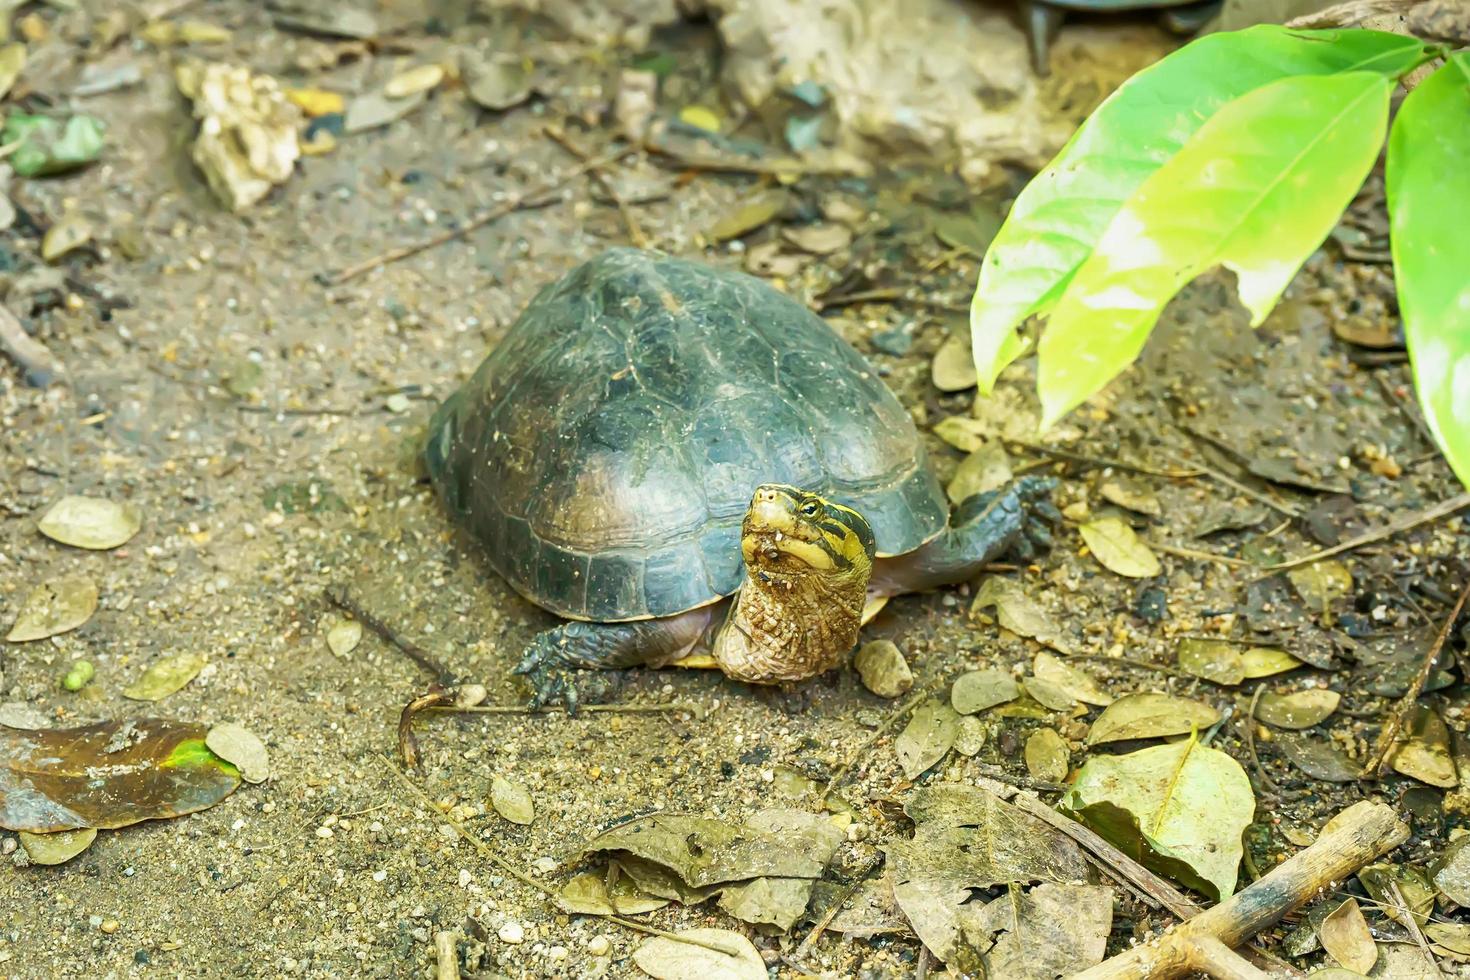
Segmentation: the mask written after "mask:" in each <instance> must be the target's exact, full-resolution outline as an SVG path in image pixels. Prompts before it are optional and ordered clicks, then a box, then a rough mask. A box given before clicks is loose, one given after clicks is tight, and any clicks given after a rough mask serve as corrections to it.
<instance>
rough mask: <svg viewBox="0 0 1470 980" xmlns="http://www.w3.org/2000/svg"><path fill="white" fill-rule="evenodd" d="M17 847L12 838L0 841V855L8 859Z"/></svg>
mask: <svg viewBox="0 0 1470 980" xmlns="http://www.w3.org/2000/svg"><path fill="white" fill-rule="evenodd" d="M18 846H19V845H18V844H16V842H15V838H14V837H7V838H5V839H4V840H3V841H0V855H4V856H5V857H9V856H10V855H12V854H14V853H15V849H16V847H18Z"/></svg>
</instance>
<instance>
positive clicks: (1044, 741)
mask: <svg viewBox="0 0 1470 980" xmlns="http://www.w3.org/2000/svg"><path fill="white" fill-rule="evenodd" d="M1025 755H1026V769H1027V771H1028V772H1030V773H1031V776H1032V778H1034V779H1042V780H1045V781H1047V782H1051V783H1059V782H1061V781H1062V780H1064V779H1066V778H1067V768H1068V764H1069V761H1070V753H1069V752H1068V751H1067V743H1066V742H1065V741H1063V740H1062V737H1061V736H1060V735H1058V734H1057V733H1056V730H1055V729H1053V728H1039V729H1037V730H1036V731H1034V732H1032V733H1031V737H1030V738H1028V739H1026V752H1025Z"/></svg>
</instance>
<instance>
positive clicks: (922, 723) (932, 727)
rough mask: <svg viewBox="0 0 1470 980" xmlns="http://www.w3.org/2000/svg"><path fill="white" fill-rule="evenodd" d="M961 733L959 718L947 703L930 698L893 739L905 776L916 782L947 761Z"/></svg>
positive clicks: (916, 710) (917, 709) (915, 710)
mask: <svg viewBox="0 0 1470 980" xmlns="http://www.w3.org/2000/svg"><path fill="white" fill-rule="evenodd" d="M958 732H959V715H958V714H956V713H955V710H954V709H953V708H951V707H950V706H949V705H947V704H945V703H944V702H943V701H937V700H935V699H933V698H930V699H929V700H928V701H925V702H924V703H923V704H921V705H919V706H918V707H917V708H915V709H914V714H913V717H912V718H910V719H909V723H908V725H907V726H906V727H905V728H904V730H903V731H902V732H899V734H898V738H896V739H894V740H893V751H894V752H896V753H897V754H898V764H899V766H901V767H902V768H903V774H904V776H906V777H907V778H909V779H915V778H917V777H918V776H919V775H921V774H922V773H923V772H924V771H925V770H927V769H928V768H929V767H930V766H932V765H934V764H935V763H936V762H938V761H939V760H940V759H943V758H944V757H945V756H946V755H947V754H949V750H950V749H951V748H952V747H953V746H954V740H955V736H956V735H957V734H958Z"/></svg>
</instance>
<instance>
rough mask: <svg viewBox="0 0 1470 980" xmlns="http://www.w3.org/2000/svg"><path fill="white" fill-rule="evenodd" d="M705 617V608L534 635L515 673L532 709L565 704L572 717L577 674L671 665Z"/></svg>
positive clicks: (568, 626) (708, 609)
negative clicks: (526, 687) (522, 682)
mask: <svg viewBox="0 0 1470 980" xmlns="http://www.w3.org/2000/svg"><path fill="white" fill-rule="evenodd" d="M710 616H711V607H709V606H704V607H701V608H699V609H691V610H689V611H688V612H683V613H680V614H679V615H677V616H669V617H667V618H665V619H646V620H640V621H639V622H635V623H580V622H572V623H563V624H562V625H560V626H557V627H555V628H553V629H549V630H546V631H545V632H544V633H539V634H537V636H536V637H535V639H533V640H532V641H531V644H530V646H529V647H527V649H526V654H525V656H523V657H522V658H521V662H520V663H519V664H517V665H516V669H515V672H516V673H517V674H522V675H524V676H525V678H526V679H527V681H529V682H530V684H531V707H532V708H539V707H541V706H543V705H547V704H557V703H565V704H566V706H567V713H568V714H576V713H577V704H578V701H579V700H580V699H579V695H578V690H577V674H578V672H579V671H582V670H616V669H619V668H624V667H641V666H645V665H647V666H654V667H659V666H663V665H664V664H667V663H671V662H672V661H674V660H677V659H679V657H680V656H682V655H683V654H684V653H685V652H687V651H688V650H689V648H690V647H692V646H694V644H695V643H697V642H699V638H700V637H701V636H703V635H704V631H705V628H706V627H708V626H709V621H710ZM598 686H599V687H601V686H602V685H600V684H599V685H598Z"/></svg>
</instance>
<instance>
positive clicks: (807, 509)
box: [801, 500, 822, 517]
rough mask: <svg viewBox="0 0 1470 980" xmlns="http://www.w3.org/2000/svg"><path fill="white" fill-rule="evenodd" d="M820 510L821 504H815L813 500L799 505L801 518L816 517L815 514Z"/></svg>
mask: <svg viewBox="0 0 1470 980" xmlns="http://www.w3.org/2000/svg"><path fill="white" fill-rule="evenodd" d="M821 509H822V505H821V504H819V503H817V502H816V501H815V500H808V501H807V502H806V503H804V504H802V505H801V516H803V517H816V516H817V512H818V511H820V510H821Z"/></svg>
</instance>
